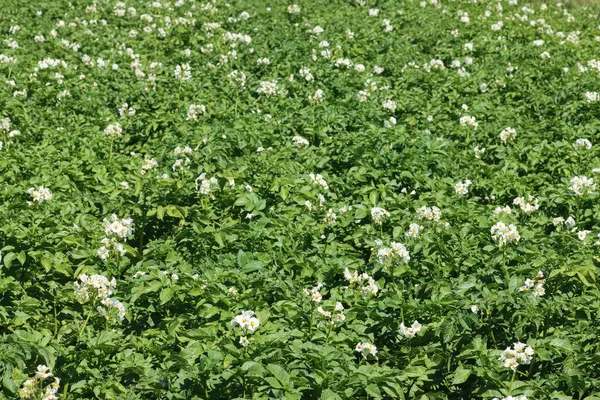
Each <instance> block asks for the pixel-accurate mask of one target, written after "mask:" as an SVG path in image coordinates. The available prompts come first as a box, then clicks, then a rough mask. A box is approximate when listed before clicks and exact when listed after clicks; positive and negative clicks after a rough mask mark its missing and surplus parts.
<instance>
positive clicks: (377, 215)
mask: <svg viewBox="0 0 600 400" xmlns="http://www.w3.org/2000/svg"><path fill="white" fill-rule="evenodd" d="M389 216H390V213H389V211H387V210H385V209H383V208H381V207H373V208H371V217H372V218H373V221H375V223H377V224H380V225H381V224H382V223H383V220H384V219H385V218H389Z"/></svg>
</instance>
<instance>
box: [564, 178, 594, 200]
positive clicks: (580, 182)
mask: <svg viewBox="0 0 600 400" xmlns="http://www.w3.org/2000/svg"><path fill="white" fill-rule="evenodd" d="M569 189H570V190H571V191H572V192H573V193H575V195H576V196H584V195H586V194H591V193H592V192H593V191H594V190H596V184H595V183H594V178H588V177H587V176H583V175H582V176H575V177H573V178H572V179H571V186H570V187H569Z"/></svg>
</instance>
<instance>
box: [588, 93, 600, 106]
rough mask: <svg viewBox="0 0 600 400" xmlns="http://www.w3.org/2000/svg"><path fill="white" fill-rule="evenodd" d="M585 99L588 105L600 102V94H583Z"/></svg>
mask: <svg viewBox="0 0 600 400" xmlns="http://www.w3.org/2000/svg"><path fill="white" fill-rule="evenodd" d="M585 99H586V101H587V102H588V103H594V102H596V101H598V100H600V94H598V92H585Z"/></svg>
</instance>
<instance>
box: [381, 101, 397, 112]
mask: <svg viewBox="0 0 600 400" xmlns="http://www.w3.org/2000/svg"><path fill="white" fill-rule="evenodd" d="M381 106H382V107H383V109H384V110H388V111H389V112H391V113H393V112H394V111H396V102H395V101H394V100H384V101H383V103H381Z"/></svg>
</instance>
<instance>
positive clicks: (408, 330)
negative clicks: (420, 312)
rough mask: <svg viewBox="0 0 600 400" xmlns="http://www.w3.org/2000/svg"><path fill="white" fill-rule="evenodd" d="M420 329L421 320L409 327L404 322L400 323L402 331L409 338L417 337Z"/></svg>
mask: <svg viewBox="0 0 600 400" xmlns="http://www.w3.org/2000/svg"><path fill="white" fill-rule="evenodd" d="M420 330H421V324H420V323H419V321H415V322H413V323H412V325H411V326H409V327H406V326H404V322H402V323H401V324H400V333H402V334H403V335H404V337H407V338H409V339H410V338H413V337H415V335H416V334H417V333H418V332H419V331H420Z"/></svg>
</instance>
